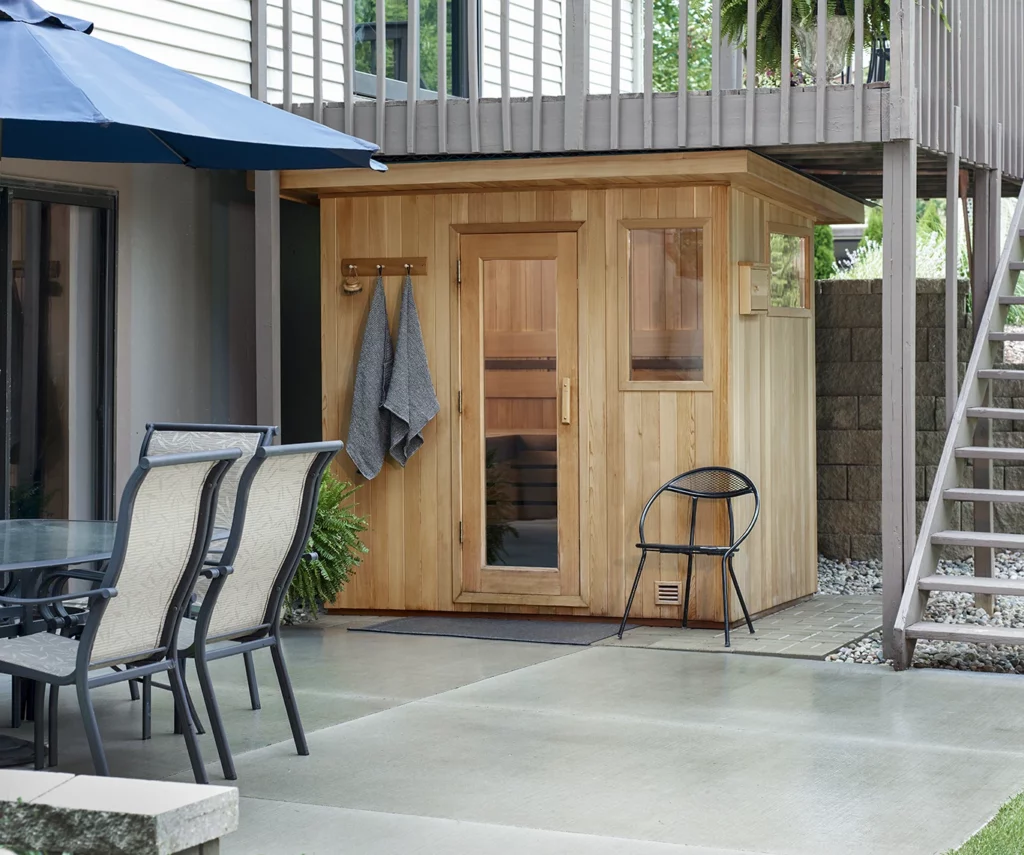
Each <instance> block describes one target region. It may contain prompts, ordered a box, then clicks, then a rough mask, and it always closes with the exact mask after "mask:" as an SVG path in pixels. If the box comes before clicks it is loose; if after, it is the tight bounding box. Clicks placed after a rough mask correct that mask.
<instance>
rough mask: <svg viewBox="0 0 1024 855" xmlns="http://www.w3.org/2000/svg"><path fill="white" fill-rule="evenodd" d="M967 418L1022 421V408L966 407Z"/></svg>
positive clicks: (1023, 413) (1023, 418) (1023, 414)
mask: <svg viewBox="0 0 1024 855" xmlns="http://www.w3.org/2000/svg"><path fill="white" fill-rule="evenodd" d="M967 418H969V419H1008V420H1010V421H1024V410H1011V409H1006V408H1004V407H968V408H967Z"/></svg>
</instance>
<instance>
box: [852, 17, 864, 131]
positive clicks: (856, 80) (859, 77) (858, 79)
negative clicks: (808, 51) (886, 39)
mask: <svg viewBox="0 0 1024 855" xmlns="http://www.w3.org/2000/svg"><path fill="white" fill-rule="evenodd" d="M853 5H854V8H853V140H854V142H863V141H864V0H854V4H853Z"/></svg>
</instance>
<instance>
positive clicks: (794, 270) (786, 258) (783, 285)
mask: <svg viewBox="0 0 1024 855" xmlns="http://www.w3.org/2000/svg"><path fill="white" fill-rule="evenodd" d="M770 234H771V240H770V246H771V268H772V281H771V308H773V309H806V308H808V305H809V302H808V295H809V294H810V286H811V281H810V254H811V239H810V236H809V235H806V234H792V233H785V232H776V231H772V232H771V233H770Z"/></svg>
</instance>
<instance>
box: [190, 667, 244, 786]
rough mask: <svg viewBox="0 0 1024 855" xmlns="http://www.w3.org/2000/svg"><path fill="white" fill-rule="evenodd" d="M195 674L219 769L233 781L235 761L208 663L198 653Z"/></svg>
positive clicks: (236, 776) (235, 775)
mask: <svg viewBox="0 0 1024 855" xmlns="http://www.w3.org/2000/svg"><path fill="white" fill-rule="evenodd" d="M246 655H248V654H246ZM196 674H197V675H198V676H199V688H200V689H202V692H203V701H204V702H205V703H206V714H207V715H208V716H209V717H210V729H211V730H212V731H213V740H214V742H215V743H216V744H217V754H218V755H219V756H220V766H221V769H222V770H223V771H224V777H225V778H227V779H228V780H229V781H234V780H236V779H237V778H238V775H237V773H236V772H235V761H234V758H233V757H232V756H231V746H230V745H229V744H228V736H227V733H226V732H225V731H224V719H223V718H221V715H220V706H219V705H218V704H217V695H216V694H215V693H214V691H213V680H212V679H210V665H209V663H208V662H207V661H206V659H205V658H204V657H202V656H198V655H197V656H196Z"/></svg>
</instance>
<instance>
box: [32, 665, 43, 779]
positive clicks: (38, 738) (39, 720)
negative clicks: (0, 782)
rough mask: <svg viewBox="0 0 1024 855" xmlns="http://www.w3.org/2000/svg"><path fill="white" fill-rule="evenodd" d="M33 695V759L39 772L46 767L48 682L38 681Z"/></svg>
mask: <svg viewBox="0 0 1024 855" xmlns="http://www.w3.org/2000/svg"><path fill="white" fill-rule="evenodd" d="M35 687H36V690H35V694H34V695H33V698H32V700H33V707H34V709H33V711H32V735H33V737H34V740H33V742H34V745H33V749H34V750H33V752H32V755H33V760H34V765H35V769H36V771H37V772H41V771H42V770H43V769H45V768H46V711H45V709H44V706H45V700H46V683H36V684H35Z"/></svg>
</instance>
